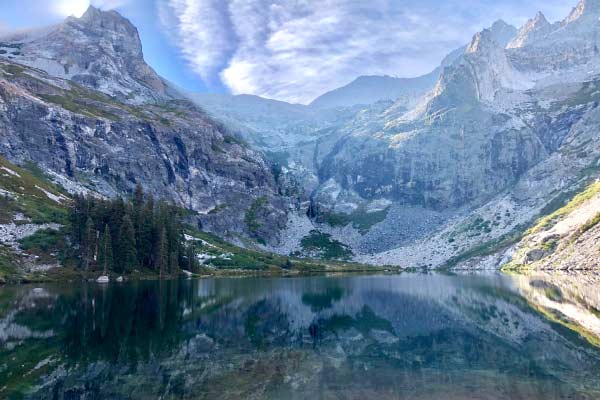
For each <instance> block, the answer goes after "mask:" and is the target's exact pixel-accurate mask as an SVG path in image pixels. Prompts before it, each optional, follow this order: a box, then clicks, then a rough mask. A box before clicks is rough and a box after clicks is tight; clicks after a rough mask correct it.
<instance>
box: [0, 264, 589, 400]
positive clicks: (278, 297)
mask: <svg viewBox="0 0 600 400" xmlns="http://www.w3.org/2000/svg"><path fill="white" fill-rule="evenodd" d="M598 279H599V278H598V277H597V276H592V275H578V276H573V275H568V274H563V275H557V274H553V275H550V274H548V275H538V276H504V275H500V274H493V275H487V276H480V275H473V276H446V275H416V274H415V275H412V274H407V275H401V276H367V277H311V278H294V279H281V278H273V279H210V280H187V281H163V282H134V283H126V284H114V285H108V286H100V285H96V284H87V285H56V286H54V285H48V286H43V287H31V286H20V287H5V288H0V398H32V399H148V398H162V399H180V398H182V399H340V398H343V399H368V398H377V399H405V398H410V399H440V398H443V399H563V398H564V399H567V398H568V399H598V398H600V379H599V378H598V377H599V376H600V339H599V337H600V312H599V310H600V298H599V294H598V290H597V289H598V288H600V282H599V280H598Z"/></svg>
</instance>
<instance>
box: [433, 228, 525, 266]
mask: <svg viewBox="0 0 600 400" xmlns="http://www.w3.org/2000/svg"><path fill="white" fill-rule="evenodd" d="M524 230H525V227H524V226H522V225H519V226H517V227H516V228H515V229H513V230H512V231H511V232H509V233H507V234H504V235H502V236H500V237H499V238H497V239H494V240H489V241H487V242H484V243H481V244H479V245H477V246H475V247H473V248H471V249H469V250H467V251H465V252H463V253H461V254H459V255H457V256H455V257H452V258H451V259H450V260H448V261H447V262H446V263H445V264H444V265H443V266H442V267H441V268H440V269H448V268H452V267H454V266H456V265H458V264H460V263H463V262H465V261H468V260H470V259H472V258H474V257H485V256H489V255H492V254H495V253H497V252H498V251H500V250H502V249H506V248H507V247H509V246H511V245H513V244H515V243H517V242H518V241H519V240H521V238H522V237H523V231H524Z"/></svg>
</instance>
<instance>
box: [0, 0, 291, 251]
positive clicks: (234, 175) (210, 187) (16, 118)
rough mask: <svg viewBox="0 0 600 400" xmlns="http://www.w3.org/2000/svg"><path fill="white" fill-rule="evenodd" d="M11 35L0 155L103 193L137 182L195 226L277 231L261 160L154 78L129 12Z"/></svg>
mask: <svg viewBox="0 0 600 400" xmlns="http://www.w3.org/2000/svg"><path fill="white" fill-rule="evenodd" d="M3 40H4V41H6V39H3ZM10 40H11V41H12V42H11V43H13V44H14V43H17V44H18V45H19V48H20V55H13V54H12V53H8V54H5V55H4V56H3V57H2V58H0V109H1V110H2V112H1V113H0V153H1V154H2V155H4V156H6V157H7V158H9V159H10V160H11V161H14V162H18V163H24V162H27V161H33V162H35V163H36V164H38V165H40V166H41V167H42V168H45V169H47V170H48V171H50V172H51V173H53V174H55V175H56V176H60V177H64V178H66V179H69V180H71V181H77V182H80V183H83V184H84V185H86V186H87V187H89V188H92V189H93V190H95V191H98V192H100V193H102V194H105V195H108V196H117V195H124V194H127V193H128V192H129V191H130V190H131V189H132V188H133V187H134V185H136V184H137V183H141V184H142V185H144V187H145V188H146V189H147V190H148V191H149V192H150V193H152V194H154V195H155V196H157V197H160V198H164V199H169V200H172V201H174V202H175V203H176V204H178V205H180V206H182V207H185V208H189V209H191V210H193V211H196V212H197V213H198V219H199V224H200V225H201V227H202V228H203V229H206V230H209V231H213V232H216V233H219V234H222V235H226V236H229V237H230V238H236V235H239V234H241V235H245V236H250V237H252V238H253V239H257V240H261V241H267V242H268V241H276V240H277V236H278V230H279V229H280V227H281V226H282V225H283V224H284V223H285V213H286V210H287V200H286V198H284V197H282V196H280V195H279V188H278V186H277V184H276V182H275V178H274V176H273V173H272V168H271V165H270V164H269V163H267V162H266V161H265V159H264V158H263V156H262V155H261V154H260V153H257V152H255V151H253V150H251V149H249V148H248V147H247V145H245V144H244V143H243V142H242V141H240V140H239V139H237V137H236V136H235V135H234V134H233V133H232V132H231V131H229V130H227V129H226V128H225V127H224V126H223V125H222V124H220V123H217V122H215V121H214V120H212V119H211V118H210V117H208V116H207V114H206V113H204V112H203V111H202V110H201V109H200V108H198V107H197V106H196V105H194V104H193V103H191V102H190V101H188V100H185V99H184V98H183V96H181V95H179V94H177V93H176V91H175V90H173V89H171V88H169V87H168V86H167V85H166V84H165V83H164V82H163V80H162V79H161V78H160V77H159V76H158V75H156V73H155V72H154V71H153V70H152V69H151V68H150V67H149V66H148V65H147V64H146V63H145V62H144V60H143V55H142V49H141V44H140V40H139V37H138V35H137V31H136V29H135V27H133V25H131V23H130V22H129V21H127V20H126V19H124V18H123V17H121V16H120V15H119V14H117V13H116V12H101V11H99V10H97V9H94V8H93V7H92V8H90V9H89V10H88V12H86V14H85V15H84V16H83V17H82V18H80V19H76V18H69V19H67V21H65V22H64V23H63V24H60V25H58V26H55V27H52V28H51V29H50V31H49V32H47V33H46V34H44V35H42V36H39V37H36V36H35V34H29V35H28V36H26V37H12V38H11V39H10ZM5 44H6V43H4V42H3V45H5ZM58 66H60V68H58ZM257 202H259V203H260V207H259V208H256V209H254V210H253V209H252V206H253V204H255V203H257ZM251 211H252V212H253V214H254V216H253V224H249V223H248V221H249V219H248V213H249V212H251ZM250 225H252V226H250Z"/></svg>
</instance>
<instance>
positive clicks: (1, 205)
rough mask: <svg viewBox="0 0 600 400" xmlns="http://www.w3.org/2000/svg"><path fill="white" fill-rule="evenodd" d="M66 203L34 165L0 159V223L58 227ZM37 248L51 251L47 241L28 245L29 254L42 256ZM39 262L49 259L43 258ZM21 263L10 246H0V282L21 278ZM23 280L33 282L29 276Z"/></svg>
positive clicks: (66, 200)
mask: <svg viewBox="0 0 600 400" xmlns="http://www.w3.org/2000/svg"><path fill="white" fill-rule="evenodd" d="M45 192H47V193H50V195H51V196H56V197H57V198H60V199H61V200H60V202H57V201H55V200H53V199H52V198H50V197H49V196H48V195H47V194H46V193H45ZM68 202H69V200H68V195H67V194H66V193H65V192H63V191H62V190H61V189H60V188H58V187H57V186H56V185H54V184H52V183H51V182H49V181H48V180H47V179H45V178H44V177H43V174H42V173H41V171H39V170H38V169H37V168H35V167H34V166H30V168H29V169H25V168H21V167H18V166H16V165H13V164H11V163H10V162H8V161H7V160H6V159H4V158H2V157H0V224H9V223H15V224H17V225H19V224H46V223H58V224H61V225H62V224H65V223H66V219H67V206H68ZM17 214H22V215H23V216H24V217H25V218H27V219H28V220H15V215H17ZM45 233H47V232H46V231H44V232H40V233H39V234H38V235H39V237H43V235H44V234H45ZM38 235H36V236H38ZM50 235H52V236H55V235H56V234H50ZM33 239H35V238H33ZM37 245H40V246H42V247H43V248H44V250H45V251H46V252H47V253H48V254H49V253H51V252H53V251H54V249H51V248H50V247H52V246H51V241H44V243H42V242H38V243H37V244H36V245H35V246H33V245H32V246H31V254H36V252H37V251H39V252H40V255H42V254H41V253H42V249H41V248H37ZM34 247H36V248H34ZM40 261H49V260H48V259H47V257H46V258H42V259H41V260H40ZM21 262H22V259H21V257H20V256H18V255H17V254H15V252H14V251H13V250H12V249H11V248H10V247H8V246H5V245H2V244H0V281H4V280H12V279H14V277H21V278H22V277H24V275H23V274H22V273H20V272H19V271H20V269H19V266H20V264H21ZM27 278H28V279H32V280H34V279H35V277H33V276H31V277H27Z"/></svg>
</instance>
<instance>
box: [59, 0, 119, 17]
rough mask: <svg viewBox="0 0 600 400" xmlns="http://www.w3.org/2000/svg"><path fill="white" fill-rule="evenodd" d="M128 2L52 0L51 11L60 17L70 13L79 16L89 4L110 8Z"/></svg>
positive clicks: (114, 0)
mask: <svg viewBox="0 0 600 400" xmlns="http://www.w3.org/2000/svg"><path fill="white" fill-rule="evenodd" d="M129 2H130V0H54V2H53V9H52V11H53V12H54V13H55V14H57V15H59V16H61V17H68V16H71V15H72V16H75V17H80V16H81V15H83V13H84V12H85V11H86V10H87V9H88V7H89V6H90V5H93V6H95V7H98V8H100V9H103V10H112V9H115V8H118V7H122V6H124V5H126V4H127V3H129Z"/></svg>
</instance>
